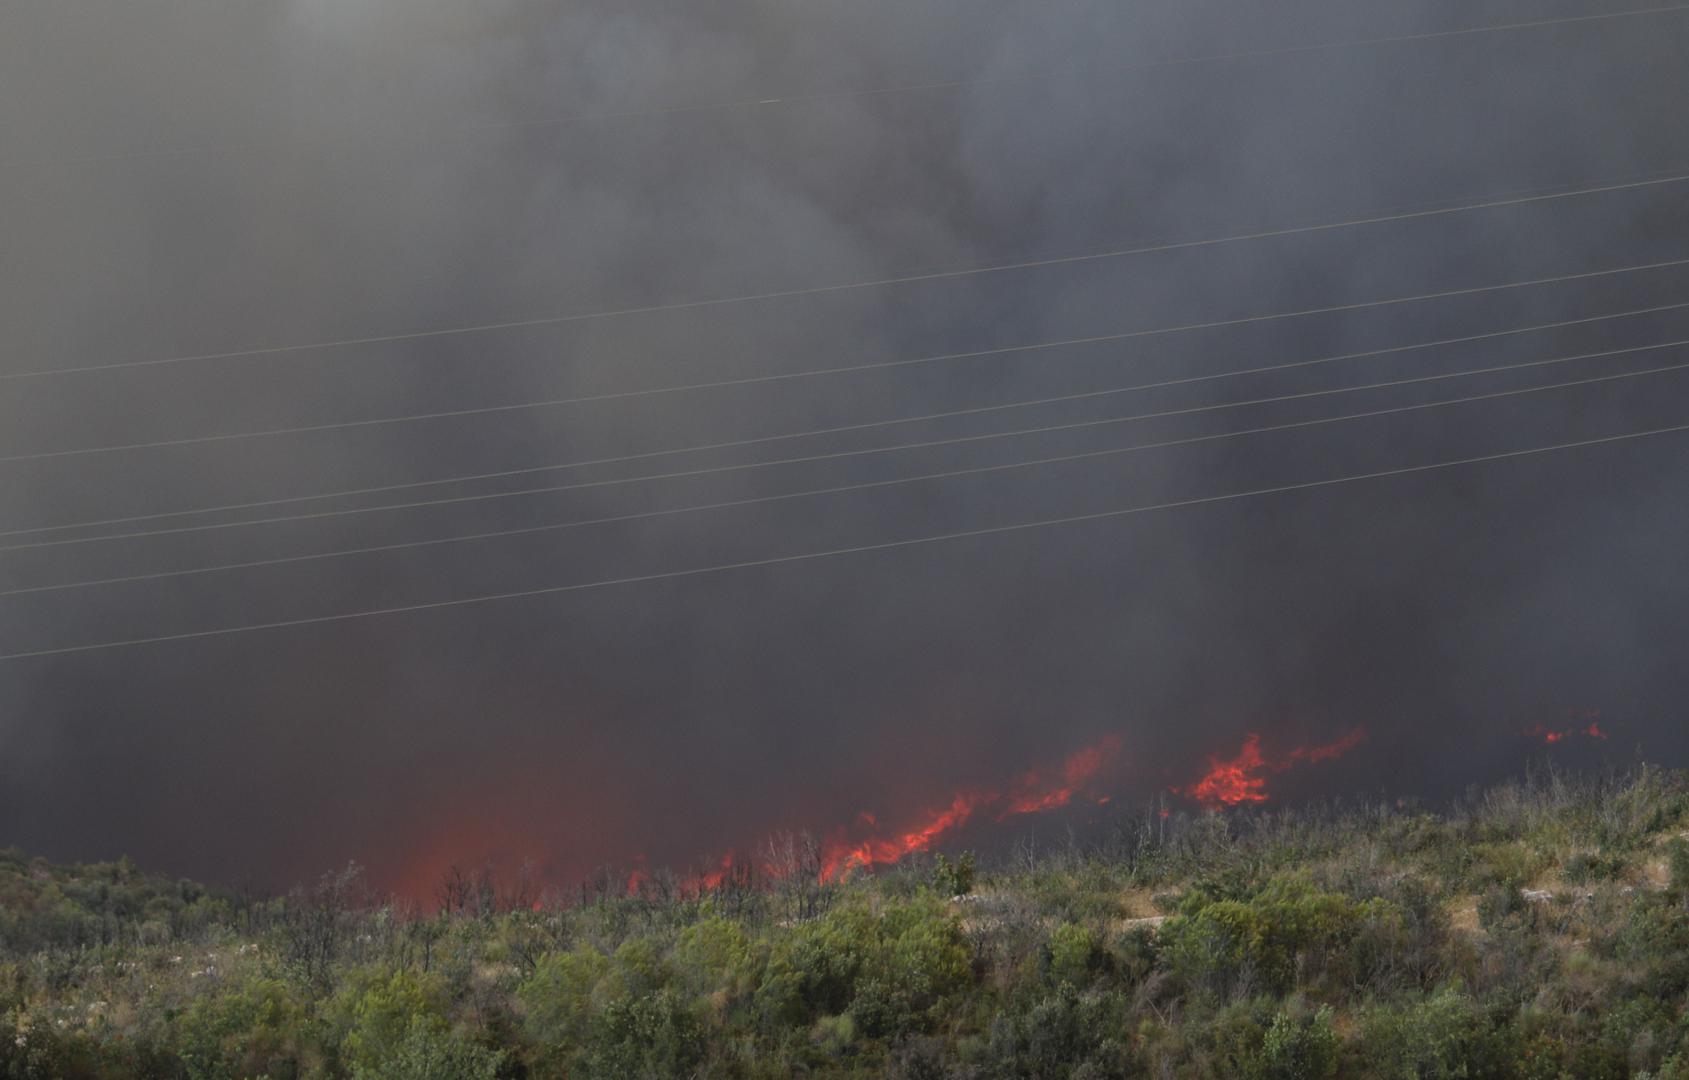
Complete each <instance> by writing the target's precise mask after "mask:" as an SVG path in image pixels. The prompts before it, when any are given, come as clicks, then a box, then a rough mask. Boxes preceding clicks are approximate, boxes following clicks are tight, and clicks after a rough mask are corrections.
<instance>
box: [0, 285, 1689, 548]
mask: <svg viewBox="0 0 1689 1080" xmlns="http://www.w3.org/2000/svg"><path fill="white" fill-rule="evenodd" d="M1686 265H1689V258H1684V259H1668V260H1664V261H1661V262H1652V263H1642V264H1639V265H1635V266H1623V267H1616V268H1612V269H1607V270H1590V271H1584V272H1581V273H1575V274H1561V275H1557V276H1554V277H1546V278H1535V279H1531V280H1528V281H1517V282H1506V283H1503V284H1500V285H1479V286H1473V287H1470V288H1463V289H1449V290H1443V291H1440V292H1433V293H1419V294H1416V295H1413V296H1397V297H1386V298H1384V299H1381V300H1364V301H1358V302H1355V303H1352V304H1337V305H1331V306H1327V307H1318V308H1304V309H1301V310H1298V311H1283V312H1270V313H1267V314H1263V315H1247V316H1241V317H1238V318H1231V319H1220V320H1212V321H1208V322H1200V323H1186V324H1182V325H1177V326H1165V327H1152V328H1149V329H1143V330H1126V331H1121V332H1119V333H1113V334H1094V335H1090V336H1086V337H1077V338H1061V339H1057V340H1055V341H1040V342H1030V343H1026V344H1020V345H1004V346H998V347H995V348H991V349H975V350H971V351H968V352H953V353H940V354H937V355H933V356H918V357H911V358H907V359H902V360H884V361H875V362H871V363H866V364H849V365H842V366H837V367H831V368H812V369H809V370H805V371H795V372H784V373H775V374H768V375H751V376H744V377H742V378H736V379H718V380H713V381H708V382H698V383H688V384H683V385H678V386H666V387H652V388H649V389H645V390H621V391H614V392H609V393H602V394H586V395H578V396H575V397H566V398H546V399H542V400H538V401H519V402H511V403H508V404H503V405H482V406H476V407H473V408H465V409H445V410H436V411H433V412H422V413H409V414H406V415H403V416H386V417H373V418H369V419H364V420H342V421H334V422H331V423H321V424H300V425H294V426H290V427H276V428H262V429H258V430H254V431H236V432H225V433H221V434H215V435H190V436H185V437H182V438H176V439H154V440H150V441H145V442H133V443H118V444H114V445H109V446H87V447H73V448H70V449H65V450H39V451H32V452H29V453H22V454H3V455H0V464H4V463H13V462H25V461H46V460H54V459H58V458H69V457H86V456H91V455H99V454H116V453H124V452H129V451H135V450H161V449H167V448H171V447H183V446H201V445H206V444H211V443H220V442H234V441H241V440H248V439H262V438H279V437H283V436H291V435H308V434H318V433H323V432H330V431H348V430H354V429H357V428H366V427H385V426H391V425H395V424H412V423H423V422H426V421H432V420H451V419H461V418H464V417H470V416H492V415H498V414H501V413H509V412H520V411H526V410H531V409H550V408H562V407H566V406H571V405H585V404H594V403H602V402H607V401H621V400H628V399H632V398H641V397H651V396H656V395H663V394H674V393H682V392H689V391H697V390H713V389H725V388H730V387H739V386H748V385H756V384H760V383H770V382H784V381H790V380H794V379H808V378H816V377H818V376H824V375H849V374H855V373H862V372H869V371H884V370H888V369H895V368H905V367H914V366H918V365H926V364H935V363H942V362H948V361H953V360H979V359H987V358H990V357H996V356H1008V355H1013V354H1014V353H1018V352H1037V351H1045V350H1052V349H1062V348H1069V347H1074V346H1080V345H1102V344H1107V343H1109V342H1119V341H1129V340H1133V339H1137V338H1146V337H1158V336H1161V335H1164V334H1181V333H1190V332H1193V331H1197V330H1217V329H1221V328H1223V327H1231V326H1246V325H1250V324H1254V323H1262V322H1275V321H1280V320H1283V319H1295V318H1305V317H1310V316H1315V315H1332V314H1338V313H1342V312H1352V311H1363V310H1367V309H1369V308H1378V307H1391V306H1397V305H1401V304H1410V303H1419V302H1424V301H1428V300H1443V299H1451V298H1454V297H1459V296H1473V295H1479V294H1482V293H1486V292H1497V291H1501V290H1506V289H1522V288H1530V287H1535V286H1540V285H1553V284H1563V283H1566V282H1571V281H1586V280H1590V279H1593V278H1599V277H1610V276H1613V275H1616V274H1630V273H1641V272H1645V271H1652V270H1664V269H1670V268H1673V267H1680V266H1686ZM1682 306H1684V305H1682V304H1667V305H1662V306H1659V307H1653V308H1642V309H1639V310H1638V311H1636V312H1625V313H1621V315H1624V314H1647V313H1649V312H1656V311H1666V310H1670V309H1672V308H1677V307H1682ZM1618 317H1620V315H1613V316H1599V317H1597V318H1596V319H1572V320H1567V321H1565V322H1560V323H1550V324H1547V325H1546V326H1545V327H1544V328H1545V329H1546V328H1551V327H1557V326H1568V325H1573V324H1575V323H1579V322H1591V321H1598V319H1605V318H1618ZM1456 340H1471V339H1456ZM1268 370H1270V369H1268ZM1105 392H1110V391H1105ZM1063 400H1069V398H1046V399H1039V400H1037V401H1031V402H1025V403H1014V404H1010V405H1000V406H990V407H989V408H987V409H981V410H964V411H963V412H964V413H965V412H975V411H991V410H992V409H1001V408H1015V407H1018V405H1019V404H1028V405H1039V404H1045V403H1047V402H1050V401H1063ZM955 415H962V413H937V414H934V415H932V416H920V417H911V418H908V419H899V420H882V421H875V422H872V423H867V424H856V425H849V426H845V427H835V428H824V429H821V430H819V431H810V432H799V433H797V434H794V435H777V436H769V437H768V438H766V439H752V440H745V441H740V442H728V443H717V444H713V445H710V446H705V447H695V448H691V449H721V448H724V447H729V446H743V445H748V444H749V443H754V442H766V441H770V440H772V439H784V438H798V437H800V436H803V435H827V434H834V433H837V432H841V431H854V430H859V429H862V428H869V427H880V426H884V425H886V424H899V423H911V422H914V421H917V420H928V419H938V418H942V417H946V416H955ZM682 452H685V451H678V450H676V451H668V450H665V451H656V452H654V453H653V454H646V455H635V456H636V457H651V456H658V455H660V454H668V453H682ZM609 460H610V461H625V460H631V459H630V458H612V459H609ZM603 463H604V462H597V461H594V462H582V463H580V464H603ZM567 467H570V466H543V467H541V468H542V469H543V468H567ZM506 475H508V474H506ZM477 479H479V477H477ZM447 482H449V481H428V483H447ZM316 497H318V496H306V497H305V498H316ZM6 535H13V533H8V532H0V536H6Z"/></svg>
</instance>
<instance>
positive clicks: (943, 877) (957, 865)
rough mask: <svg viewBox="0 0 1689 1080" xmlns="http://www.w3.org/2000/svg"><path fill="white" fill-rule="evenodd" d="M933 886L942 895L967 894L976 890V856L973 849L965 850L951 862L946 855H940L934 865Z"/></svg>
mask: <svg viewBox="0 0 1689 1080" xmlns="http://www.w3.org/2000/svg"><path fill="white" fill-rule="evenodd" d="M932 876H933V887H934V888H936V889H937V890H938V892H939V894H940V895H942V896H967V895H968V894H969V893H972V892H973V891H974V856H973V852H971V851H964V852H962V854H961V855H960V856H959V857H958V858H957V859H956V861H955V862H951V861H950V860H949V859H948V858H946V857H945V856H944V855H942V854H941V855H939V857H938V859H937V861H936V862H935V864H934V865H933V872H932Z"/></svg>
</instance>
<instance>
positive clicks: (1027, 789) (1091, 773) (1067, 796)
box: [997, 735, 1121, 821]
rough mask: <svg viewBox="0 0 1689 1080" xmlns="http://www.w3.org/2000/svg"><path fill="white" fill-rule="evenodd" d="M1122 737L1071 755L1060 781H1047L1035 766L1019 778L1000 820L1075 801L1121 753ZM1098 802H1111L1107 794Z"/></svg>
mask: <svg viewBox="0 0 1689 1080" xmlns="http://www.w3.org/2000/svg"><path fill="white" fill-rule="evenodd" d="M1120 747H1121V739H1120V736H1118V735H1109V736H1106V737H1104V738H1103V739H1102V741H1100V742H1098V743H1097V744H1096V745H1095V746H1087V747H1086V748H1085V749H1083V750H1081V751H1079V752H1078V753H1076V754H1074V755H1073V756H1072V757H1069V758H1068V759H1067V760H1066V761H1065V762H1063V763H1062V770H1061V781H1060V783H1057V784H1054V785H1051V784H1049V783H1047V782H1046V781H1045V780H1044V778H1043V776H1042V775H1040V773H1039V772H1038V770H1037V769H1033V770H1032V771H1030V772H1028V773H1027V774H1026V775H1025V776H1022V777H1021V778H1020V779H1019V780H1018V781H1016V783H1015V786H1014V787H1013V788H1012V789H1010V792H1009V800H1010V801H1009V805H1008V806H1007V807H1006V808H1005V809H1004V810H1003V811H1002V812H1001V813H999V814H998V815H997V820H998V821H1002V820H1004V819H1006V818H1011V817H1014V816H1015V815H1017V814H1041V813H1043V812H1044V811H1046V810H1056V809H1059V808H1061V807H1063V806H1066V805H1067V804H1068V803H1070V802H1072V801H1073V797H1074V796H1075V795H1077V794H1078V793H1079V792H1080V791H1081V790H1082V789H1083V788H1084V787H1085V786H1086V785H1088V784H1089V783H1090V782H1091V781H1092V780H1094V779H1096V776H1097V774H1098V773H1099V772H1101V771H1102V770H1103V766H1105V765H1107V764H1108V763H1109V762H1111V761H1113V760H1114V758H1115V756H1116V755H1117V754H1119V753H1120ZM1097 801H1098V803H1099V805H1100V804H1104V803H1106V802H1107V801H1108V797H1107V796H1103V797H1102V798H1100V799H1098V800H1097Z"/></svg>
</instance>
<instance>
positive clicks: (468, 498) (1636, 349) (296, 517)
mask: <svg viewBox="0 0 1689 1080" xmlns="http://www.w3.org/2000/svg"><path fill="white" fill-rule="evenodd" d="M1684 345H1689V338H1682V340H1675V341H1662V343H1657V345H1632V346H1625V348H1606V350H1598V352H1586V353H1574V355H1567V357H1549V358H1545V360H1523V362H1518V363H1505V365H1490V367H1481V368H1466V370H1459V372H1439V374H1434V375H1412V377H1407V379H1390V380H1385V382H1366V384H1356V385H1351V387H1333V389H1326V390H1306V392H1297V394H1275V395H1270V397H1252V399H1245V401H1230V402H1216V404H1206V406H1189V407H1182V409H1162V411H1157V412H1137V414H1132V416H1110V417H1103V419H1089V421H1073V423H1064V424H1045V426H1039V428H1018V429H1013V431H988V433H981V434H963V436H951V438H942V439H924V441H919V443H899V445H892V446H865V448H858V450H838V451H829V453H814V455H804V456H797V458H777V460H772V461H743V463H735V465H714V466H704V468H689V470H677V472H669V473H652V475H644V477H618V478H611V480H581V482H574V483H561V485H549V487H537V488H520V490H513V492H490V494H481V495H458V497H451V499H427V500H415V502H400V504H387V505H377V507H350V509H343V510H319V512H314V514H291V515H282V517H258V519H248V521H233V522H215V524H204V526H176V527H171V529H149V531H137V532H115V534H106V536H90V537H71V539H56V541H30V543H19V544H3V546H0V553H3V551H25V549H39V548H64V546H81V544H96V543H106V541H122V539H144V537H154V536H176V534H182V532H209V531H226V529H243V527H257V526H270V524H282V522H294V521H323V519H331V517H350V515H360V514H380V512H390V510H417V509H427V507H441V505H463V504H470V502H488V500H493V499H519V497H529V495H552V494H561V492H576V490H596V488H606V487H622V485H627V483H649V482H655V480H684V478H694V477H711V475H721V473H735V472H748V470H758V468H775V466H782V465H809V463H814V461H839V460H846V458H861V456H870V455H882V453H900V451H905V450H932V448H937V446H959V445H968V443H985V441H995V439H1007V438H1027V436H1035V434H1056V433H1062V431H1081V429H1091V428H1106V426H1111V424H1127V423H1137V421H1150V419H1169V417H1176V416H1196V414H1201V412H1218V411H1223V409H1243V407H1250V406H1268V404H1282V402H1289V401H1307V399H1314V397H1331V395H1336V394H1356V392H1363V390H1383V389H1393V387H1404V385H1419V384H1429V382H1442V380H1449V379H1466V377H1473V375H1491V374H1502V372H1517V370H1529V368H1539V367H1552V365H1559V363H1574V362H1579V360H1598V358H1605V357H1623V355H1635V353H1643V352H1655V350H1662V348H1679V346H1684ZM1405 348H1414V346H1405ZM1380 352H1400V350H1380ZM1304 363H1306V362H1304ZM1260 370H1267V368H1260Z"/></svg>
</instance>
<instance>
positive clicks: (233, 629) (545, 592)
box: [0, 424, 1689, 661]
mask: <svg viewBox="0 0 1689 1080" xmlns="http://www.w3.org/2000/svg"><path fill="white" fill-rule="evenodd" d="M1685 431H1689V424H1676V425H1672V426H1670V427H1660V428H1651V429H1647V430H1644V431H1631V432H1625V433H1622V434H1618V435H1604V436H1600V437H1598V438H1592V439H1579V440H1576V441H1573V442H1563V443H1553V444H1550V445H1547V446H1532V447H1526V448H1523V449H1519V450H1504V451H1501V452H1499V453H1493V454H1480V455H1477V456H1474V457H1465V458H1455V459H1451V460H1446V461H1433V462H1427V463H1424V464H1420V465H1407V466H1402V467H1400V468H1395V469H1380V470H1377V471H1374V472H1365V473H1352V474H1350V475H1347V476H1337V477H1329V478H1327V479H1323V480H1307V481H1302V482H1300V483H1294V484H1278V485H1274V486H1272V487H1262V488H1252V489H1249V490H1246V491H1233V492H1225V493H1223V494H1219V495H1206V496H1200V497H1198V498H1192V499H1179V500H1176V501H1171V502H1160V503H1150V504H1148V505H1142V506H1129V507H1123V508H1121V509H1116V510H1100V511H1096V512H1093V513H1088V514H1073V515H1069V516H1067V517H1058V518H1041V519H1037V520H1033V521H1022V522H1014V523H1011V524H1007V525H991V526H986V527H984V528H978V529H964V530H960V531H956V532H945V533H936V534H933V535H929V536H918V537H912V538H909V539H904V540H887V541H883V542H880V543H875V544H857V545H853V546H850V547H839V548H831V549H828V550H825V551H805V552H798V553H795V554H791V555H775V556H770V557H767V558H760V559H745V560H741V561H738V562H729V563H717V564H715V565H711V566H699V567H691V568H688V569H682V570H665V571H659V572H656V573H650V574H635V575H630V576H627V577H617V578H605V579H601V580H598V581H582V582H574V583H571V584H567V585H548V586H544V587H541V588H535V589H521V590H517V591H514V592H503V593H490V594H484V595H480V596H467V597H459V598H456V599H449V600H431V601H427V602H424V603H418V604H403V605H398V606H394V607H385V608H372V609H368V610H365V611H351V612H341V613H339V614H334V615H315V616H310V617H306V618H299V619H282V620H277V621H274V622H264V623H248V624H245V625H242V626H225V627H218V628H215V629H211V630H191V631H187V632H184V633H177V634H159V635H156V636H153V637H138V638H128V639H124V640H118V641H102V642H94V643H91V644H86V645H66V646H60V647H57V648H49V649H34V650H29V651H26V652H14V653H5V654H0V661H14V660H30V659H44V658H47V657H53V656H67V655H71V654H77V653H89V652H96V651H103V650H107V649H122V648H133V647H136V646H140V645H160V644H167V643H174V642H182V641H193V640H201V639H206V638H215V637H224V636H228V635H232V634H252V633H260V632H263V631H269V630H284V629H296V628H301V627H307V626H324V625H328V624H331V623H341V622H350V621H353V620H359V619H372V618H379V617H383V616H389V615H408V614H418V613H421V612H426V611H442V610H446V609H449V608H461V607H469V606H472V605H480V604H491V603H498V602H502V601H509V600H520V599H527V598H532V597H540V596H559V595H563V594H567V593H574V592H585V591H588V590H592V589H605V588H614V587H618V586H626V585H639V584H649V583H655V582H660V581H675V580H679V579H682V578H689V577H698V576H702V575H706V574H710V575H713V574H724V573H730V572H733V571H736V570H749V569H754V568H759V567H771V566H783V565H790V564H795V563H801V562H811V561H814V560H818V559H831V558H840V557H844V556H848V555H864V554H869V553H871V552H878V551H891V550H895V549H899V548H911V547H920V546H926V545H931V544H942V543H948V542H954V541H957V540H968V539H974V538H978V537H986V536H1004V535H1010V534H1014V533H1022V532H1029V531H1032V530H1036V529H1047V528H1055V527H1058V526H1064V525H1077V524H1082V523H1085V522H1093V521H1107V520H1111V519H1117V518H1124V517H1127V516H1131V515H1135V514H1146V513H1154V512H1157V511H1162V510H1177V509H1184V508H1188V507H1194V506H1207V505H1213V504H1217V503H1223V502H1231V501H1234V500H1238V499H1250V498H1259V497H1264V496H1268V495H1281V494H1288V493H1290V492H1296V491H1312V490H1315V489H1318V488H1325V487H1333V486H1336V485H1340V484H1352V483H1359V482H1362V481H1367V480H1381V479H1385V478H1389V477H1395V476H1410V475H1413V474H1416V473H1426V472H1432V471H1436V470H1439V469H1451V468H1459V467H1462V466H1468V465H1478V464H1483V463H1486V462H1492V461H1507V460H1513V459H1518V458H1524V457H1532V456H1536V455H1540V454H1549V453H1556V452H1560V451H1566V450H1578V449H1585V448H1588V447H1594V446H1607V445H1613V444H1616V443H1623V442H1633V441H1635V440H1638V439H1647V438H1656V437H1658V436H1662V435H1670V434H1677V433H1681V432H1685Z"/></svg>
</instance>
